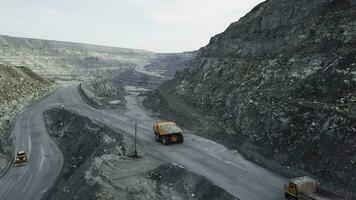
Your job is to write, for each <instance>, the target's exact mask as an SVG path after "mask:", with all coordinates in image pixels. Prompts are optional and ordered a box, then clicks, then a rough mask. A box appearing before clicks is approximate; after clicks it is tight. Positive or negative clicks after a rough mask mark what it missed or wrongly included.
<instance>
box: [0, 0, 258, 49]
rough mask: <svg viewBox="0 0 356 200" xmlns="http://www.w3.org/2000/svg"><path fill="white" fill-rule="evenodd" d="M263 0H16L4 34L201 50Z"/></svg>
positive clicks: (4, 9) (0, 30)
mask: <svg viewBox="0 0 356 200" xmlns="http://www.w3.org/2000/svg"><path fill="white" fill-rule="evenodd" d="M262 1H263V0H252V1H249V2H239V1H234V0H225V2H224V3H223V4H222V3H221V2H216V1H212V0H205V1H204V0H196V1H194V2H192V1H189V0H172V1H169V2H168V1H165V0H148V1H147V0H146V1H143V0H139V1H135V2H132V1H128V0H117V1H115V0H104V1H100V2H97V1H94V0H88V1H84V0H78V1H69V0H62V1H59V0H53V1H45V0H29V1H25V2H24V1H20V0H13V1H11V2H2V6H1V8H0V11H1V12H0V16H1V17H2V18H3V19H6V20H2V21H1V22H0V34H1V35H8V36H13V37H26V38H35V39H45V40H57V41H65V42H76V43H88V44H95V45H105V46H113V47H122V48H132V49H143V50H148V51H154V52H162V53H168V52H182V51H192V50H197V49H199V48H200V47H203V46H205V45H206V44H208V42H209V40H210V38H211V37H212V36H214V35H216V34H219V33H221V32H223V31H224V30H225V29H226V28H227V27H228V26H229V24H231V23H232V22H235V21H237V20H239V19H240V18H241V17H242V16H244V15H245V14H247V13H248V12H249V11H250V10H251V9H252V8H253V7H254V6H256V5H257V4H258V3H260V2H262Z"/></svg>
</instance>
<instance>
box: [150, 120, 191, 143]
mask: <svg viewBox="0 0 356 200" xmlns="http://www.w3.org/2000/svg"><path fill="white" fill-rule="evenodd" d="M153 132H154V134H155V140H156V141H157V142H161V143H162V144H164V145H170V144H172V143H178V144H181V143H183V141H184V136H183V134H182V133H183V130H182V129H180V128H179V127H178V126H177V124H176V123H175V122H173V121H160V122H156V123H155V124H154V125H153Z"/></svg>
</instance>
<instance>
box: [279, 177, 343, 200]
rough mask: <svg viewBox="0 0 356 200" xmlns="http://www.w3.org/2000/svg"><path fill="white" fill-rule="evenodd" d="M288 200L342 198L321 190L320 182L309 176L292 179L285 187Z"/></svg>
mask: <svg viewBox="0 0 356 200" xmlns="http://www.w3.org/2000/svg"><path fill="white" fill-rule="evenodd" d="M284 194H285V199H286V200H338V199H342V198H340V196H337V195H335V194H332V193H331V192H329V191H326V190H323V189H321V188H319V182H318V181H317V180H315V179H312V178H310V177H307V176H303V177H298V178H294V179H290V180H289V182H288V183H287V184H286V185H285V187H284Z"/></svg>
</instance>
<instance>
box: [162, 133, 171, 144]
mask: <svg viewBox="0 0 356 200" xmlns="http://www.w3.org/2000/svg"><path fill="white" fill-rule="evenodd" d="M162 144H164V145H169V144H171V140H170V138H169V137H168V136H166V135H165V136H163V138H162Z"/></svg>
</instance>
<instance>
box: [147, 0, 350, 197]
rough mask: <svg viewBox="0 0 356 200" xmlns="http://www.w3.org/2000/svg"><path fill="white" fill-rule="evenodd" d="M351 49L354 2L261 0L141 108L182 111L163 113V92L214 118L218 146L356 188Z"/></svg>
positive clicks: (325, 180) (344, 186)
mask: <svg viewBox="0 0 356 200" xmlns="http://www.w3.org/2000/svg"><path fill="white" fill-rule="evenodd" d="M355 47H356V1H355V0H299V1H288V0H268V1H266V2H264V3H262V4H260V5H258V6H257V7H255V8H254V9H253V10H252V11H251V12H250V13H249V14H247V15H246V16H245V17H243V18H241V19H240V20H239V21H238V22H235V23H233V24H231V25H230V26H229V27H228V29H227V30H226V31H225V32H223V33H222V34H219V35H217V36H215V37H213V38H212V39H211V41H210V43H209V44H208V45H207V46H206V47H203V48H201V49H200V50H199V51H198V53H197V56H196V58H195V59H194V60H193V62H192V66H191V67H190V68H187V69H185V70H184V71H182V72H179V73H177V74H176V77H175V78H174V79H173V80H172V81H168V82H166V83H165V84H163V85H162V86H161V87H160V88H159V90H158V91H156V94H155V95H152V94H151V95H150V96H149V98H148V99H147V100H146V105H151V106H152V105H153V107H151V108H152V109H153V111H156V112H160V111H164V110H165V111H167V110H168V111H167V112H165V113H164V114H163V115H162V117H166V118H171V117H172V116H177V115H182V113H178V114H177V113H174V112H180V111H177V109H176V108H174V107H171V108H165V106H167V105H168V104H167V103H164V102H167V101H166V99H164V97H165V96H167V95H170V96H171V97H170V100H173V99H177V100H182V101H184V103H187V104H190V105H194V106H196V107H198V108H200V110H201V111H203V112H207V113H208V114H211V115H212V116H214V117H215V119H216V120H217V121H218V122H219V123H221V124H222V125H223V126H224V127H225V128H226V130H230V131H228V132H229V134H226V133H223V131H220V132H217V134H220V136H219V135H215V136H213V138H219V137H220V138H224V137H227V136H228V138H229V139H228V140H224V139H221V141H223V142H225V144H227V145H229V146H230V147H231V148H236V149H239V150H240V151H241V152H242V153H244V154H245V155H247V156H249V157H251V159H255V160H256V161H257V162H261V160H263V159H266V160H271V161H273V162H277V163H278V164H280V165H281V166H282V167H283V168H291V169H293V171H295V170H294V169H301V170H303V171H306V172H309V173H311V174H313V175H315V176H316V177H317V178H319V179H320V180H321V181H322V182H323V183H324V184H330V185H337V186H339V187H342V188H344V189H348V190H352V191H353V192H356V190H355V188H356V179H355V178H353V177H355V176H354V174H356V156H355V154H354V152H355V151H356V129H355V127H356V116H355V115H356V48H355ZM161 114H162V113H161ZM201 134H202V135H203V134H204V133H201ZM257 155H262V156H263V158H261V157H259V156H257ZM257 158H258V160H257ZM270 167H272V168H277V167H276V166H274V165H271V166H270ZM288 175H292V174H288Z"/></svg>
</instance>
